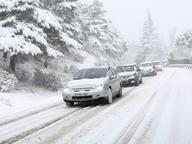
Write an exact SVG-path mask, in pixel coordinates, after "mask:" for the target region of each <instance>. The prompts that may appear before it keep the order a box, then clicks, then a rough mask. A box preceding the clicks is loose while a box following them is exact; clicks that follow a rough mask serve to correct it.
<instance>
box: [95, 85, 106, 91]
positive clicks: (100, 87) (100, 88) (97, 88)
mask: <svg viewBox="0 0 192 144" xmlns="http://www.w3.org/2000/svg"><path fill="white" fill-rule="evenodd" d="M103 89H104V86H103V85H100V86H97V87H96V88H95V90H96V91H101V90H103Z"/></svg>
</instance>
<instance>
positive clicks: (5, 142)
mask: <svg viewBox="0 0 192 144" xmlns="http://www.w3.org/2000/svg"><path fill="white" fill-rule="evenodd" d="M133 89H134V88H131V89H129V90H128V91H126V92H125V93H124V94H127V93H130V92H131V91H132V90H133ZM116 102H118V99H116V100H115V101H114V103H116ZM55 107H56V106H55ZM52 109H54V107H53V108H52ZM84 109H87V107H86V108H83V109H82V108H77V109H75V110H72V111H69V112H68V113H66V114H64V115H61V116H58V117H56V118H54V119H50V120H48V121H47V122H43V123H41V124H40V125H38V126H35V127H32V128H28V129H26V130H24V131H21V132H18V133H15V134H14V135H9V134H8V133H9V132H7V135H6V136H3V138H1V136H0V144H11V143H14V142H16V141H18V140H20V139H23V138H25V137H26V136H28V135H31V134H33V133H35V132H36V131H39V130H41V129H43V128H46V127H47V126H50V125H52V124H54V123H56V122H58V121H60V120H62V119H65V118H67V117H69V116H72V115H74V114H75V113H77V112H84ZM48 110H51V109H48ZM88 110H90V111H91V110H93V109H92V108H90V109H89V108H88ZM44 111H46V110H44ZM44 111H41V112H37V113H34V114H32V115H29V116H28V115H26V117H21V118H20V119H19V118H18V119H17V120H16V119H15V120H13V121H11V122H10V123H11V124H15V122H18V121H19V120H22V119H25V118H28V117H31V116H35V115H36V114H39V115H40V114H41V113H43V112H44ZM52 113H53V114H54V115H55V111H54V110H53V111H52ZM10 123H7V124H5V125H2V126H6V125H9V124H10ZM33 123H34V121H33V120H32V119H31V121H30V119H29V120H28V121H26V122H25V123H24V124H25V125H30V124H33ZM17 125H18V124H17ZM2 126H1V127H2ZM1 127H0V128H1ZM20 128H21V129H22V127H20ZM23 128H25V126H23ZM13 129H14V127H11V129H10V130H9V131H13Z"/></svg>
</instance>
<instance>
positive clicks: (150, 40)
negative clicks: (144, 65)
mask: <svg viewBox="0 0 192 144" xmlns="http://www.w3.org/2000/svg"><path fill="white" fill-rule="evenodd" d="M155 31H156V27H155V25H154V23H153V20H152V18H151V15H150V12H149V11H148V13H147V18H146V20H145V22H144V27H143V36H142V38H141V44H142V47H143V50H142V51H143V52H141V53H143V55H144V59H147V58H148V57H149V55H150V54H151V52H152V51H153V50H154V41H155V40H156V39H157V35H156V33H155Z"/></svg>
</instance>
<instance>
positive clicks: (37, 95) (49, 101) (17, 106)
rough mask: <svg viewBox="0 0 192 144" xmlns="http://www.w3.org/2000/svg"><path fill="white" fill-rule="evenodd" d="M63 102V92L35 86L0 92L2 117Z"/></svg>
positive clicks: (0, 114)
mask: <svg viewBox="0 0 192 144" xmlns="http://www.w3.org/2000/svg"><path fill="white" fill-rule="evenodd" d="M61 102H62V96H61V92H51V91H47V90H43V89H40V88H34V87H32V88H31V89H30V88H29V87H28V88H27V89H23V90H20V89H19V90H13V91H11V92H6V93H3V92H0V119H2V117H5V116H9V115H13V114H15V113H20V112H24V111H29V110H32V109H37V108H41V107H44V106H48V105H53V104H57V103H61Z"/></svg>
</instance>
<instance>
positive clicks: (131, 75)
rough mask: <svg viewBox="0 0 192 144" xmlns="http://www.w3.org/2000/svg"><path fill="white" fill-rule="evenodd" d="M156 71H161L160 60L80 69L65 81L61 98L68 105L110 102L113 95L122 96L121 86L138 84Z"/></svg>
mask: <svg viewBox="0 0 192 144" xmlns="http://www.w3.org/2000/svg"><path fill="white" fill-rule="evenodd" d="M157 71H162V66H161V63H160V62H153V63H152V62H143V63H141V64H140V67H137V65H136V64H128V65H119V66H117V67H116V69H114V68H112V67H105V66H98V67H92V68H85V69H81V70H79V71H77V72H76V73H75V74H74V76H73V78H72V79H71V80H70V81H69V82H67V86H66V88H65V89H64V90H63V93H62V96H63V100H64V102H65V103H66V104H67V105H68V106H73V105H74V103H76V102H87V101H94V100H97V99H103V100H104V101H105V102H106V103H108V104H111V103H112V102H113V97H114V96H117V97H121V96H122V86H124V85H128V84H134V85H135V86H138V85H139V84H141V83H142V82H143V76H148V75H151V76H152V75H156V74H157Z"/></svg>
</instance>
